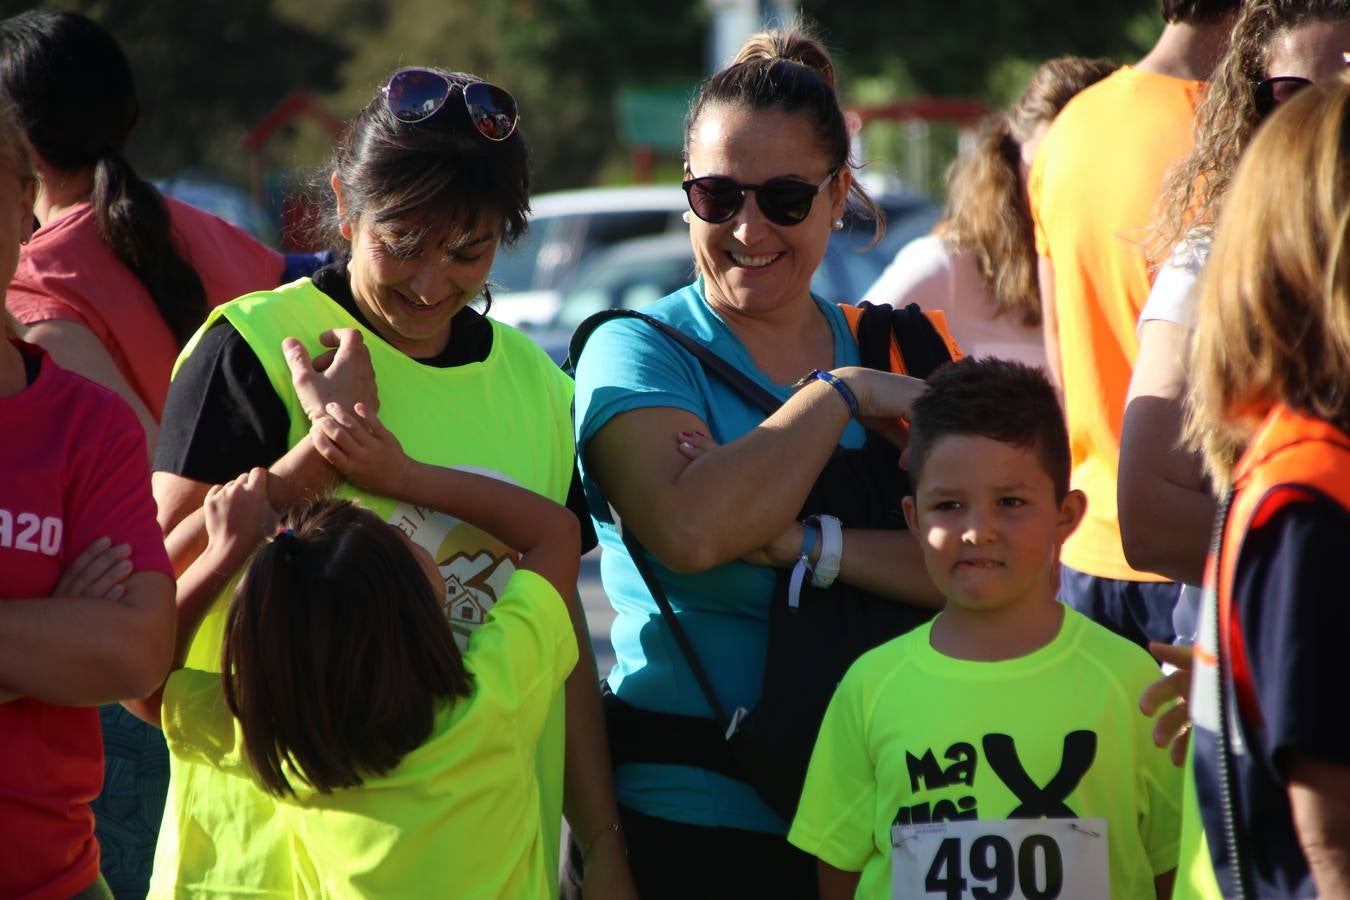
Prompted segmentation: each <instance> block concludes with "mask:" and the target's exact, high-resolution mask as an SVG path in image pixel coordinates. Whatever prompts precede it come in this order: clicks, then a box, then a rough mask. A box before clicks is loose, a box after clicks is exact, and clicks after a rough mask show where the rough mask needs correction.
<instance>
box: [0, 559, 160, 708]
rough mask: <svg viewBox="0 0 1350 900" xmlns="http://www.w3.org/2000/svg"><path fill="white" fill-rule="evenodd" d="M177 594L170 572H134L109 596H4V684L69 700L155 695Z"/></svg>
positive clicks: (0, 648)
mask: <svg viewBox="0 0 1350 900" xmlns="http://www.w3.org/2000/svg"><path fill="white" fill-rule="evenodd" d="M114 593H115V594H116V596H115V598H114V596H112V595H113V594H114ZM173 596H174V588H173V581H172V580H171V579H170V578H169V576H167V575H165V574H163V573H162V572H131V573H129V574H127V575H125V577H124V579H123V580H121V581H117V583H116V584H114V585H113V587H112V588H110V589H109V590H108V592H107V593H105V594H103V595H102V596H88V595H84V596H80V595H70V594H66V595H53V596H50V597H45V598H42V597H38V598H31V599H29V598H20V599H11V600H6V601H5V602H4V603H0V690H5V691H8V692H11V693H17V694H20V695H22V696H25V697H32V698H34V699H37V700H44V701H46V702H48V703H55V704H59V705H61V706H97V705H99V704H102V703H113V702H116V701H118V700H122V699H125V698H128V697H143V696H145V695H147V694H149V693H150V692H151V691H153V690H154V689H155V687H156V686H157V685H158V684H159V683H160V682H161V681H163V679H164V673H165V672H167V671H168V668H169V659H170V656H171V654H172V651H173Z"/></svg>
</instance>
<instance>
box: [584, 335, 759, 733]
mask: <svg viewBox="0 0 1350 900" xmlns="http://www.w3.org/2000/svg"><path fill="white" fill-rule="evenodd" d="M611 319H641V320H642V321H644V322H646V323H647V324H648V325H651V326H652V327H653V328H655V329H656V330H657V331H659V332H661V333H662V334H664V335H665V336H666V337H668V338H670V339H671V340H672V341H674V342H675V343H677V344H679V345H680V346H681V347H683V348H684V349H685V350H687V351H688V352H689V353H690V354H692V355H693V356H694V358H695V359H697V360H698V361H699V362H700V363H702V364H703V366H704V367H705V368H706V369H708V370H709V371H711V372H713V373H714V374H715V375H717V376H718V377H720V378H721V379H722V380H723V381H724V382H726V383H727V385H728V386H729V387H731V388H732V389H733V390H735V391H736V392H737V393H739V394H740V395H741V396H743V397H744V398H745V399H746V400H749V401H750V402H751V403H753V404H754V405H755V406H758V407H759V408H760V409H761V410H762V411H763V412H764V414H765V415H766V416H767V415H772V414H773V413H775V412H777V410H778V407H780V406H782V405H783V404H782V403H781V402H780V401H779V400H778V398H777V397H775V396H774V395H773V394H771V393H769V392H768V391H767V390H765V389H764V388H763V387H761V386H759V385H758V384H756V383H755V382H754V381H752V380H750V378H749V377H748V376H746V375H745V374H744V373H742V372H741V371H739V370H738V369H736V367H734V366H733V365H731V363H729V362H727V361H726V360H725V359H723V358H722V357H720V356H718V355H717V354H716V353H713V352H712V351H711V350H709V349H708V348H707V347H705V346H703V345H702V344H700V343H699V342H698V341H695V340H694V339H693V338H691V337H689V336H688V335H686V334H684V333H683V332H681V331H679V330H678V329H676V328H672V327H671V326H669V325H667V324H666V323H665V322H662V321H660V320H659V319H655V318H652V317H651V316H649V315H647V314H646V313H640V312H638V311H636V310H631V309H610V310H604V311H603V312H598V313H596V314H595V315H593V316H591V317H589V318H588V319H586V321H584V322H582V323H581V325H580V326H578V327H577V330H576V333H575V334H573V335H572V340H571V342H570V343H569V345H568V348H567V361H566V362H565V363H564V364H563V368H564V369H565V370H566V371H568V372H575V371H576V362H577V360H579V359H581V351H582V350H583V349H584V348H585V346H586V341H587V340H588V339H589V338H590V336H591V333H592V332H594V331H595V329H596V328H597V327H599V326H600V325H601V324H603V323H605V322H608V321H609V320H611ZM619 526H620V529H621V530H622V534H623V545H624V547H626V548H627V549H628V555H629V556H630V557H631V558H632V560H633V565H634V566H635V567H636V568H637V570H638V574H639V575H641V576H642V581H643V583H644V584H646V586H647V592H648V593H649V594H651V595H652V600H654V601H655V602H656V606H657V608H658V609H659V610H661V619H662V620H663V621H664V622H665V623H666V627H667V628H669V629H670V634H671V637H673V638H674V639H675V643H676V645H677V646H678V647H679V648H680V653H682V654H683V655H684V659H685V662H686V663H688V665H689V669H690V671H691V672H693V673H694V680H695V681H697V682H698V687H699V690H700V691H702V692H703V698H704V699H705V700H707V701H708V708H709V709H711V710H712V713H713V716H714V718H715V719H716V720H717V723H718V724H719V725H720V726H721V728H722V733H723V734H727V733H729V732H730V731H731V718H730V716H728V715H727V712H726V708H725V707H724V706H722V702H721V701H720V700H718V699H717V694H716V692H714V691H713V686H712V681H711V679H709V678H708V673H707V671H706V670H705V669H704V668H703V664H702V663H700V662H699V659H698V654H697V653H696V652H695V650H694V644H693V642H692V641H690V640H689V633H688V632H687V631H685V630H684V626H683V625H681V624H680V620H679V617H678V616H676V615H675V609H674V607H672V606H671V605H670V599H669V598H668V597H666V592H665V590H664V589H663V588H662V587H661V583H660V582H659V581H657V579H656V573H655V572H653V571H652V567H651V563H650V562H648V560H647V556H646V551H645V549H644V548H643V546H642V542H641V541H639V540H638V539H637V535H635V534H633V532H631V531H629V530H628V529H627V528H625V527H624V526H623V523H622V522H620V523H619Z"/></svg>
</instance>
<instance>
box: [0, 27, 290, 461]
mask: <svg viewBox="0 0 1350 900" xmlns="http://www.w3.org/2000/svg"><path fill="white" fill-rule="evenodd" d="M0 90H2V91H3V92H4V93H5V94H7V95H8V96H9V98H10V100H11V101H12V102H13V103H14V105H15V106H16V107H17V108H18V112H19V119H20V121H21V122H22V123H23V127H24V129H25V130H26V131H27V133H28V139H29V141H30V142H31V143H32V145H33V149H34V150H35V151H36V156H37V159H36V164H37V171H38V193H37V204H36V210H35V211H36V214H37V220H38V222H39V224H40V227H39V228H38V230H37V231H36V232H35V233H34V234H33V237H32V240H31V241H29V242H28V243H27V246H25V247H24V249H23V252H22V253H21V254H20V257H19V266H18V271H17V272H16V273H15V275H14V279H13V281H12V282H11V284H10V286H9V293H8V296H7V298H6V302H7V304H8V306H9V308H10V311H11V312H13V313H14V315H15V316H16V317H18V318H19V319H20V320H21V321H22V322H24V323H26V324H27V325H29V326H30V329H29V332H28V335H29V340H32V341H33V342H35V343H37V344H40V345H41V346H43V347H45V348H46V349H47V350H48V352H50V353H51V354H52V356H53V358H54V359H56V360H57V362H59V363H60V364H61V365H63V366H65V367H66V368H68V369H71V370H73V371H76V372H79V373H80V374H82V375H84V376H86V377H88V378H90V379H92V380H94V381H97V382H98V383H100V384H102V385H104V386H106V387H109V388H112V389H113V390H114V391H116V392H117V393H118V394H120V395H121V396H122V397H123V398H124V399H125V400H126V401H127V402H128V403H130V404H131V407H132V409H134V410H135V411H136V414H137V416H138V417H139V418H140V420H141V424H142V426H143V427H144V428H145V432H146V436H147V439H148V443H149V446H150V447H151V449H152V451H153V448H154V445H155V440H156V437H157V435H158V429H159V425H158V423H159V420H160V417H161V414H162V413H163V410H164V397H165V394H166V392H167V391H168V388H169V371H170V369H171V368H172V366H173V360H174V357H176V356H177V355H178V351H179V350H180V349H181V348H182V346H183V343H184V342H185V341H186V340H187V339H188V337H189V336H191V334H192V332H193V331H195V330H196V328H197V326H198V325H200V324H201V322H202V320H203V319H204V318H206V312H207V310H208V309H209V308H210V307H213V306H216V305H218V304H220V303H224V302H225V301H226V300H230V299H233V298H234V297H238V296H239V295H241V294H245V293H247V292H249V291H256V290H261V289H263V288H269V287H274V286H275V285H276V284H277V283H278V281H279V280H280V278H281V273H282V268H283V266H284V260H283V258H282V256H281V254H280V253H277V252H276V251H275V250H272V249H271V248H269V247H266V246H264V245H263V244H260V243H259V242H258V241H256V240H254V239H253V238H252V237H250V236H249V235H248V234H246V233H245V232H243V231H241V230H240V229H238V228H235V227H234V226H233V225H230V224H228V223H227V222H224V221H222V220H220V219H218V218H216V217H215V216H213V215H210V214H209V213H205V212H202V211H201V210H198V209H195V208H193V207H191V206H188V205H187V204H185V203H181V202H179V201H177V200H174V199H171V198H167V197H163V196H161V195H160V194H159V192H158V191H156V190H155V189H154V187H153V186H151V185H150V184H148V183H147V182H145V181H143V180H142V179H141V178H140V177H139V176H138V175H137V174H136V172H135V170H134V169H132V167H131V165H130V163H128V162H127V160H126V158H125V157H124V156H123V148H124V147H125V146H126V143H127V139H128V138H129V137H130V136H131V131H132V129H133V128H134V127H135V125H136V119H137V117H138V116H139V114H140V107H139V106H138V104H137V102H136V93H135V86H134V85H133V83H132V77H131V67H130V66H129V64H128V63H127V58H126V56H125V54H123V52H122V49H121V48H120V47H119V46H118V45H117V42H116V41H115V40H113V38H112V36H111V35H109V34H108V33H107V32H106V31H104V30H103V29H102V28H100V27H99V26H98V25H97V24H95V23H94V22H92V21H91V20H89V19H87V18H85V17H84V16H81V15H79V14H77V13H72V12H52V11H43V10H32V11H29V12H25V13H23V14H21V15H18V16H15V17H13V18H10V19H6V20H4V21H3V22H0Z"/></svg>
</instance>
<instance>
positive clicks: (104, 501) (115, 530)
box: [66, 388, 173, 578]
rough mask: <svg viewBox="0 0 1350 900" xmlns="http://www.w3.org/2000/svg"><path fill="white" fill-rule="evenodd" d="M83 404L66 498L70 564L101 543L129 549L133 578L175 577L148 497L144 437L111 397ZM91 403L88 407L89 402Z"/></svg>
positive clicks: (118, 399) (87, 400)
mask: <svg viewBox="0 0 1350 900" xmlns="http://www.w3.org/2000/svg"><path fill="white" fill-rule="evenodd" d="M97 390H98V395H100V396H95V397H92V398H83V399H84V402H83V403H81V407H83V409H82V410H79V411H80V412H84V414H85V419H86V421H87V422H88V429H87V431H85V432H84V434H83V436H82V437H83V440H82V443H81V445H80V446H79V447H78V448H77V449H76V451H75V453H74V458H73V460H72V466H73V467H74V469H75V471H73V472H71V473H70V476H71V478H72V485H71V490H70V492H69V493H68V494H67V498H68V500H67V502H68V503H69V504H70V508H69V509H68V510H67V511H66V521H67V522H70V523H72V528H71V534H70V536H69V540H67V542H66V548H67V552H68V553H69V554H70V558H71V559H74V558H75V557H76V556H78V555H79V554H80V553H83V552H84V549H85V548H86V547H88V546H89V545H90V544H91V543H93V542H94V541H95V540H97V539H98V538H100V537H104V536H105V535H106V536H107V537H110V538H112V540H113V543H114V544H122V543H125V544H130V545H131V564H132V566H133V567H134V569H135V571H137V572H145V571H154V572H163V573H164V574H166V575H168V576H169V577H170V578H172V577H173V567H172V566H171V565H170V564H169V556H168V553H167V552H166V551H165V549H164V536H163V534H162V533H161V532H160V530H159V523H158V521H157V520H156V506H155V498H154V496H153V495H152V494H151V492H150V459H149V455H148V453H147V452H146V447H145V432H144V431H142V430H141V426H140V423H139V422H138V421H137V420H136V415H135V413H133V412H132V411H131V407H130V406H128V405H127V403H126V401H125V400H123V399H122V398H121V397H118V396H117V395H116V394H114V393H112V392H111V391H107V390H104V389H102V388H99V389H97ZM91 400H92V401H93V402H90V401H91Z"/></svg>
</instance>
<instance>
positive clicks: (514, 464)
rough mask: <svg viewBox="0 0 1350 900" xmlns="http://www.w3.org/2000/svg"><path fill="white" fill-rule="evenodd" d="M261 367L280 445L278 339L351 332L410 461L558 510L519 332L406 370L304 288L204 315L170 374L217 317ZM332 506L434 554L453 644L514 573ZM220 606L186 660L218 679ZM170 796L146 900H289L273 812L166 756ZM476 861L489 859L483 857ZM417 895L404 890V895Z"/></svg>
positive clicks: (557, 728) (298, 431) (557, 451)
mask: <svg viewBox="0 0 1350 900" xmlns="http://www.w3.org/2000/svg"><path fill="white" fill-rule="evenodd" d="M222 316H223V317H224V318H225V319H227V320H228V321H229V322H230V324H231V325H233V326H234V328H235V329H236V330H237V331H238V332H239V334H240V336H241V337H243V339H244V340H245V341H247V342H248V345H249V346H250V347H251V348H252V349H253V352H254V353H255V354H256V355H257V357H258V360H259V361H260V362H261V363H262V366H263V369H264V371H265V372H266V373H267V377H268V379H269V380H270V381H271V384H272V388H273V390H275V391H276V393H277V396H278V397H280V398H281V400H282V402H283V403H284V404H285V406H286V410H287V413H288V414H289V416H290V432H289V434H288V438H287V441H288V446H292V447H293V446H295V445H296V444H297V443H299V441H300V440H302V439H303V438H304V437H305V435H306V434H308V432H309V420H308V419H307V418H306V416H305V413H304V410H303V409H302V408H301V406H300V402H299V400H298V398H297V397H296V395H295V390H294V389H293V388H292V386H291V376H290V370H289V368H288V367H287V365H286V360H285V358H284V356H283V355H282V352H281V342H282V340H283V339H284V338H286V337H295V338H298V339H299V340H300V341H301V342H302V343H304V344H305V346H306V348H307V349H308V350H309V352H310V353H311V354H315V355H317V354H318V353H320V352H322V351H323V350H324V349H325V348H323V347H322V346H320V344H319V340H318V336H319V334H320V333H321V332H323V331H326V330H328V329H332V328H359V329H360V330H361V331H362V332H363V337H364V338H365V344H366V347H367V348H368V349H369V351H370V357H371V362H372V363H373V365H374V369H375V377H376V381H377V384H378V386H379V392H380V410H379V415H380V420H381V421H382V422H383V423H384V424H385V426H386V427H388V428H389V430H390V431H392V432H394V434H396V435H397V436H398V439H399V441H400V442H401V443H402V444H403V449H404V451H405V452H407V454H408V455H409V456H411V457H412V458H414V459H417V460H419V461H422V462H427V463H432V464H435V465H442V466H451V465H453V466H456V467H458V468H464V469H470V470H472V471H475V472H480V473H483V474H489V475H494V476H496V477H499V478H502V479H504V480H506V481H510V482H512V483H514V484H517V485H520V486H521V487H525V488H527V489H529V490H532V491H535V492H536V493H539V494H542V495H543V496H546V497H548V498H550V499H552V500H554V501H556V502H559V503H562V502H565V501H566V498H567V492H568V488H569V487H570V485H571V476H572V466H573V453H574V448H573V441H572V426H571V403H572V390H573V385H572V381H571V379H570V378H568V377H567V376H566V375H565V374H563V372H562V371H561V370H560V369H559V368H558V367H557V366H556V365H554V364H553V362H552V360H550V359H549V358H548V356H547V355H546V354H545V353H544V352H543V351H542V350H540V349H539V348H538V347H537V346H536V345H535V344H534V343H533V342H531V341H530V340H529V339H528V338H526V337H525V336H524V335H522V334H520V333H519V332H517V331H515V330H514V329H511V328H509V327H507V326H504V325H502V324H501V323H498V322H495V321H494V322H492V349H491V351H490V352H489V353H488V356H487V359H485V360H483V361H482V362H475V363H469V364H466V365H462V366H452V367H449V368H437V367H435V366H428V365H424V364H422V363H419V362H417V361H416V360H414V359H412V358H410V357H409V356H407V355H406V354H404V353H402V352H401V351H399V350H397V349H395V348H394V347H392V346H390V345H389V344H387V343H385V341H384V340H383V339H382V338H380V337H379V336H378V335H376V334H375V333H374V332H372V331H370V330H369V329H367V328H363V327H362V326H361V325H360V324H358V323H357V321H356V320H355V319H354V318H352V316H351V315H350V314H349V313H348V312H347V311H346V310H344V309H343V308H342V307H341V306H340V305H338V304H337V303H336V302H334V301H333V300H332V299H331V298H329V297H328V296H327V295H326V294H324V293H323V292H322V291H320V290H319V289H318V288H316V287H315V286H314V284H313V282H311V281H310V280H309V279H302V280H300V281H296V282H294V283H292V284H289V285H285V286H283V287H281V288H278V289H277V290H275V291H265V292H260V293H256V294H249V295H246V296H244V297H240V298H239V299H237V300H233V301H231V302H230V303H227V304H225V305H223V306H220V307H217V308H216V309H214V310H213V311H212V312H211V314H210V315H209V316H208V317H207V320H206V322H205V323H204V324H203V325H202V327H201V328H200V329H199V330H198V331H197V333H196V334H195V335H193V337H192V339H191V340H190V341H189V342H188V344H187V346H185V347H184V348H183V352H182V354H181V355H180V356H179V358H178V362H177V363H176V364H175V367H174V372H175V374H176V373H177V369H178V366H181V365H182V362H183V360H184V359H186V358H187V357H188V356H189V355H191V353H192V351H193V350H194V349H195V348H196V346H197V343H198V341H199V340H200V339H201V336H202V335H203V334H204V333H205V332H206V331H207V329H209V328H211V326H212V325H214V324H215V323H216V322H217V321H218V320H219V319H220V318H221V317H222ZM336 496H342V497H350V498H354V499H358V500H360V502H361V503H362V504H364V505H365V506H367V507H369V508H370V509H372V510H374V511H375V512H376V513H378V514H379V515H381V516H383V517H384V518H385V520H386V521H388V522H390V523H392V524H394V525H396V526H397V527H399V528H400V529H401V530H403V531H404V532H405V533H406V534H407V535H408V536H409V537H411V538H412V539H413V540H415V541H417V542H418V543H419V544H421V545H422V546H424V547H426V548H427V550H428V551H429V552H430V553H431V554H432V555H433V557H434V558H435V559H436V561H437V563H438V564H439V565H440V569H441V572H442V574H443V575H444V576H445V579H446V586H447V592H446V593H447V614H448V616H449V617H450V619H451V624H452V626H453V627H454V630H455V632H456V636H457V637H458V638H459V639H460V640H461V642H462V646H465V645H467V641H468V638H469V635H470V634H471V633H472V631H473V630H474V629H475V628H476V627H477V626H478V625H480V624H481V623H482V621H483V618H484V616H485V614H486V612H487V610H488V609H490V608H491V606H492V604H493V603H495V602H496V598H497V595H498V592H499V591H500V590H501V588H502V587H503V586H504V585H505V584H506V582H507V580H508V579H509V578H510V577H511V573H512V572H514V571H515V559H516V555H515V553H514V552H513V551H512V550H510V548H508V547H506V546H505V545H504V544H502V543H501V542H499V541H497V540H496V539H495V538H492V537H490V536H489V535H487V534H485V533H484V532H482V531H480V530H479V529H477V528H475V527H473V526H471V525H468V524H467V523H464V522H461V521H460V520H458V519H455V518H452V517H450V516H446V515H443V514H441V513H438V512H435V511H433V510H430V509H423V508H418V507H414V506H412V505H410V504H400V503H397V502H395V501H393V500H390V499H388V498H386V497H379V496H374V495H369V494H365V493H364V492H362V491H360V490H358V489H357V488H355V487H354V486H352V485H350V484H347V483H343V484H342V485H341V486H340V487H339V488H338V490H337V491H336ZM226 608H227V605H226V604H225V603H220V602H218V603H217V604H216V606H215V608H214V609H212V611H211V612H210V613H209V614H208V616H207V618H206V619H205V621H204V622H203V623H202V626H201V628H200V629H199V630H198V632H197V635H196V637H195V638H194V639H193V643H192V646H191V648H190V649H189V652H188V657H187V666H188V667H189V668H194V669H201V670H205V671H212V672H216V671H219V670H220V647H221V638H222V635H223V628H224V619H225V611H226ZM563 719H564V710H563V695H562V693H561V692H560V693H559V694H558V697H557V699H556V700H555V701H554V704H553V708H552V710H551V711H550V713H549V721H548V724H547V725H546V726H545V728H544V733H543V737H542V738H541V740H540V743H539V751H538V773H539V786H540V801H541V802H540V806H541V816H542V821H543V839H544V841H545V847H546V848H547V852H548V855H549V864H550V867H551V874H552V876H553V882H552V883H555V884H556V883H557V878H556V875H557V869H558V848H559V846H560V843H561V834H560V831H561V818H562V783H563V778H562V775H563V732H564V728H563V724H564V723H563ZM169 775H170V779H169V793H168V798H167V802H166V804H165V809H164V819H163V822H162V824H161V826H160V835H159V844H158V846H157V848H156V852H155V869H154V876H153V878H152V880H151V885H150V896H152V897H203V896H217V897H226V896H229V897H238V896H255V897H257V896H264V897H265V896H277V897H281V896H286V897H289V896H291V894H292V883H291V872H290V863H289V852H288V850H287V842H286V835H285V833H284V829H283V827H282V819H281V817H280V816H279V815H278V812H277V809H276V807H275V804H274V803H273V802H272V800H271V799H270V798H269V797H268V796H267V795H266V794H264V793H262V792H261V791H259V790H257V789H256V788H254V787H253V786H252V785H251V784H250V783H248V782H246V781H244V780H242V779H239V778H235V777H232V776H229V775H225V774H222V773H220V772H218V771H216V770H215V769H212V768H210V767H209V766H205V765H201V764H195V763H189V762H186V761H183V760H179V759H174V758H171V759H170V765H169ZM475 852H484V853H490V852H491V850H490V848H477V849H476V850H475ZM413 889H414V890H415V887H414V888H413Z"/></svg>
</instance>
